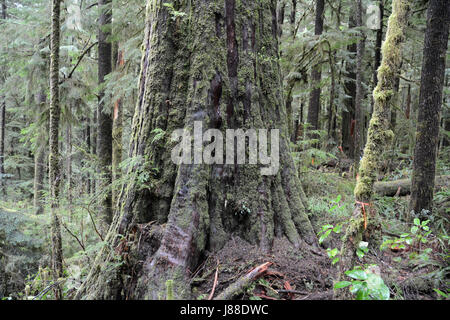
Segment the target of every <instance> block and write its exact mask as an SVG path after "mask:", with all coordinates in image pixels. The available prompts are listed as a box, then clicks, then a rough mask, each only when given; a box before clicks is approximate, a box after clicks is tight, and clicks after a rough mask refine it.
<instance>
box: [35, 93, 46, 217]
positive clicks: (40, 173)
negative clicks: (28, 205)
mask: <svg viewBox="0 0 450 320" xmlns="http://www.w3.org/2000/svg"><path fill="white" fill-rule="evenodd" d="M37 102H38V105H39V110H45V104H46V102H47V96H46V94H45V92H44V90H41V91H40V92H39V94H38V96H37ZM45 127H46V130H48V125H47V126H45ZM42 131H44V130H40V133H39V135H38V143H37V150H36V153H35V155H34V208H35V210H36V214H37V215H39V214H42V213H44V202H43V200H44V199H43V198H44V178H45V172H46V168H47V165H46V163H47V161H46V160H47V159H46V158H45V155H46V148H45V146H46V144H47V141H46V140H47V139H46V136H44V134H43V133H42Z"/></svg>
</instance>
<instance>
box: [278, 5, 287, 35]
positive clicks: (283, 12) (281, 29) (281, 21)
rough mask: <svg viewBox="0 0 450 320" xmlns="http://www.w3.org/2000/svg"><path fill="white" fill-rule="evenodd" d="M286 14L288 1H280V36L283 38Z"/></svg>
mask: <svg viewBox="0 0 450 320" xmlns="http://www.w3.org/2000/svg"><path fill="white" fill-rule="evenodd" d="M285 14H286V0H278V14H277V20H278V36H279V37H281V36H282V35H283V24H284V17H285Z"/></svg>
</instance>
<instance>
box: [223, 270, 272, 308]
mask: <svg viewBox="0 0 450 320" xmlns="http://www.w3.org/2000/svg"><path fill="white" fill-rule="evenodd" d="M272 264H273V263H272V262H266V263H264V264H262V265H260V266H259V267H256V268H254V269H253V270H251V271H250V272H249V273H247V274H246V275H245V276H243V277H241V278H240V279H239V280H238V281H236V282H235V283H232V284H231V285H230V286H229V287H228V288H226V289H225V290H224V291H223V292H222V293H221V294H219V295H218V296H217V298H216V299H215V300H229V299H231V298H233V296H235V295H236V294H238V293H239V292H241V291H242V290H244V289H245V288H246V287H247V286H248V285H249V283H250V282H252V281H253V280H255V279H257V278H258V277H260V276H262V275H263V274H264V273H265V272H266V271H267V268H269V267H270V266H271V265H272Z"/></svg>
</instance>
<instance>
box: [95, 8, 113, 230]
mask: <svg viewBox="0 0 450 320" xmlns="http://www.w3.org/2000/svg"><path fill="white" fill-rule="evenodd" d="M98 5H99V9H100V18H99V31H98V83H99V86H100V92H99V98H98V99H99V103H98V128H97V139H98V140H97V143H98V145H97V155H98V159H99V163H100V185H99V187H100V188H101V189H102V190H103V191H102V196H101V203H100V229H101V230H100V232H101V233H103V234H104V235H105V234H106V232H107V231H108V226H109V225H110V223H111V221H112V190H111V182H112V173H111V166H112V122H113V121H112V116H111V110H110V109H109V110H108V107H107V105H108V104H107V103H105V93H104V82H105V76H106V75H108V74H110V73H111V71H112V45H111V41H110V39H108V38H109V37H110V36H111V32H110V27H111V18H112V11H111V10H112V5H111V0H99V1H98ZM106 101H109V99H106Z"/></svg>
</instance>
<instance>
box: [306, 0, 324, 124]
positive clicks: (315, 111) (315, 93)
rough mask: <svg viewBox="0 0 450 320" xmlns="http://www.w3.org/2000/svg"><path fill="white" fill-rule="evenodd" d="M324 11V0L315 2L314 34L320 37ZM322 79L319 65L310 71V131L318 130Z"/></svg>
mask: <svg viewBox="0 0 450 320" xmlns="http://www.w3.org/2000/svg"><path fill="white" fill-rule="evenodd" d="M324 9H325V2H324V0H316V19H315V28H314V33H315V35H316V36H320V35H321V34H322V32H323V14H324ZM321 78H322V65H321V64H320V63H319V64H317V65H316V66H314V67H313V69H312V71H311V86H312V91H311V94H310V97H309V109H308V119H307V123H308V124H309V125H310V128H309V129H310V130H318V129H319V128H320V127H319V114H320V92H321V89H320V80H321Z"/></svg>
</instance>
